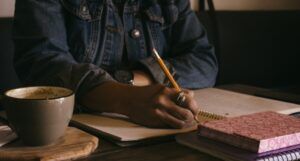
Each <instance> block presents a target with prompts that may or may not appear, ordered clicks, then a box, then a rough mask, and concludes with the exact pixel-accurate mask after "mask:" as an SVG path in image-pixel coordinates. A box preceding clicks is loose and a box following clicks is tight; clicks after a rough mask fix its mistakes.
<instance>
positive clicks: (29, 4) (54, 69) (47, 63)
mask: <svg viewBox="0 0 300 161" xmlns="http://www.w3.org/2000/svg"><path fill="white" fill-rule="evenodd" d="M62 11H63V9H62V6H61V4H60V2H59V0H41V1H39V0H17V1H16V8H15V20H14V43H15V56H14V65H15V69H16V72H17V74H18V76H19V78H20V80H21V81H22V82H23V84H24V85H53V86H61V87H66V88H69V89H72V90H73V91H74V92H75V93H76V95H77V98H78V97H80V96H82V95H83V94H84V93H86V92H87V91H88V90H89V89H91V88H93V87H94V86H96V85H99V84H101V83H103V82H105V81H112V80H113V79H112V78H111V76H110V75H109V74H107V73H106V72H105V71H104V70H102V69H101V68H99V67H98V66H95V65H92V64H84V63H78V62H76V61H75V60H74V58H73V56H72V54H71V53H69V48H68V45H67V36H66V28H65V22H64V21H65V20H64V16H63V13H62Z"/></svg>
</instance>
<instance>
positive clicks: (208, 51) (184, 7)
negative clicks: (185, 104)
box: [141, 0, 218, 89]
mask: <svg viewBox="0 0 300 161" xmlns="http://www.w3.org/2000/svg"><path fill="white" fill-rule="evenodd" d="M176 5H177V7H178V9H179V17H178V19H177V21H176V22H175V23H174V24H173V25H172V27H171V28H170V29H168V31H166V32H167V33H170V34H169V37H167V39H169V42H170V48H171V49H170V51H169V52H170V53H168V55H170V56H169V57H168V58H164V61H165V62H166V64H167V66H168V67H169V68H170V69H171V71H173V72H175V73H176V77H175V79H176V80H177V82H178V83H179V85H181V87H183V88H188V89H197V88H205V87H211V86H213V85H214V84H215V82H216V77H217V73H218V63H217V59H216V57H215V53H214V48H213V46H212V45H211V44H210V43H209V41H208V38H207V35H206V31H205V29H204V27H203V26H202V24H201V23H200V22H199V20H198V17H197V16H196V14H195V13H194V12H193V11H192V10H191V7H190V3H189V1H187V0H177V1H176ZM141 62H142V63H143V64H144V65H145V66H146V67H147V68H148V69H149V71H150V72H151V74H152V75H153V77H154V78H155V80H156V81H157V82H159V83H163V82H164V81H165V80H166V77H165V76H164V74H163V72H162V71H161V70H160V69H159V66H158V64H157V63H154V60H153V58H147V59H145V60H142V61H141Z"/></svg>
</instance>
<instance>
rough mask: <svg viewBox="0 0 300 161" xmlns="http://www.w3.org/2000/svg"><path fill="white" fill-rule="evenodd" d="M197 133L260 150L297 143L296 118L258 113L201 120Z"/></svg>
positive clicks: (299, 129)
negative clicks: (214, 119) (203, 121)
mask: <svg viewBox="0 0 300 161" xmlns="http://www.w3.org/2000/svg"><path fill="white" fill-rule="evenodd" d="M198 134H199V135H200V136H203V137H207V138H210V139H213V140H217V141H221V142H224V143H227V144H230V145H233V146H236V147H239V148H243V149H246V150H250V151H252V152H256V153H263V152H269V151H273V150H278V149H281V148H286V147H290V146H294V145H298V144H300V119H297V118H294V117H291V116H287V115H283V114H278V113H275V112H262V113H256V114H250V115H244V116H239V117H234V118H226V119H222V120H216V121H209V122H205V123H202V124H200V125H199V128H198Z"/></svg>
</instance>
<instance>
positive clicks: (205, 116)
mask: <svg viewBox="0 0 300 161" xmlns="http://www.w3.org/2000/svg"><path fill="white" fill-rule="evenodd" d="M224 118H226V117H224V116H221V115H217V114H214V113H211V112H207V111H200V112H199V113H198V117H197V120H198V122H203V121H210V120H221V119H224Z"/></svg>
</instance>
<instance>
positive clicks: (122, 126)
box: [72, 88, 300, 142]
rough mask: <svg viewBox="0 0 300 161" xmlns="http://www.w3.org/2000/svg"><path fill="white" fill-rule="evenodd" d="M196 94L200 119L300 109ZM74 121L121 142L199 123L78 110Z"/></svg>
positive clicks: (211, 91)
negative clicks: (152, 123)
mask: <svg viewBox="0 0 300 161" xmlns="http://www.w3.org/2000/svg"><path fill="white" fill-rule="evenodd" d="M195 98H196V100H197V102H198V104H199V106H200V107H201V109H202V110H203V112H201V113H200V115H199V116H198V118H199V120H201V121H205V120H211V119H219V118H223V117H235V116H240V115H245V114H252V113H257V112H263V111H275V112H278V113H282V114H292V113H295V112H299V111H300V105H297V104H292V103H286V102H281V101H276V100H271V99H265V98H260V97H256V96H251V95H246V94H240V93H235V92H230V91H226V90H221V89H216V88H207V89H201V90H197V91H195ZM72 123H73V124H74V125H76V126H79V127H81V128H84V129H89V130H92V131H93V132H94V133H95V132H96V133H98V134H101V135H104V136H108V137H110V138H111V139H113V140H117V141H122V142H126V141H138V140H143V139H149V138H155V137H159V136H167V135H174V134H178V133H183V132H188V131H192V130H195V129H196V127H192V128H189V129H180V130H178V129H152V128H147V127H143V126H140V125H137V124H134V123H131V122H130V121H129V120H128V118H126V117H124V116H120V115H110V116H107V115H99V114H75V115H74V116H73V118H72Z"/></svg>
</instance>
